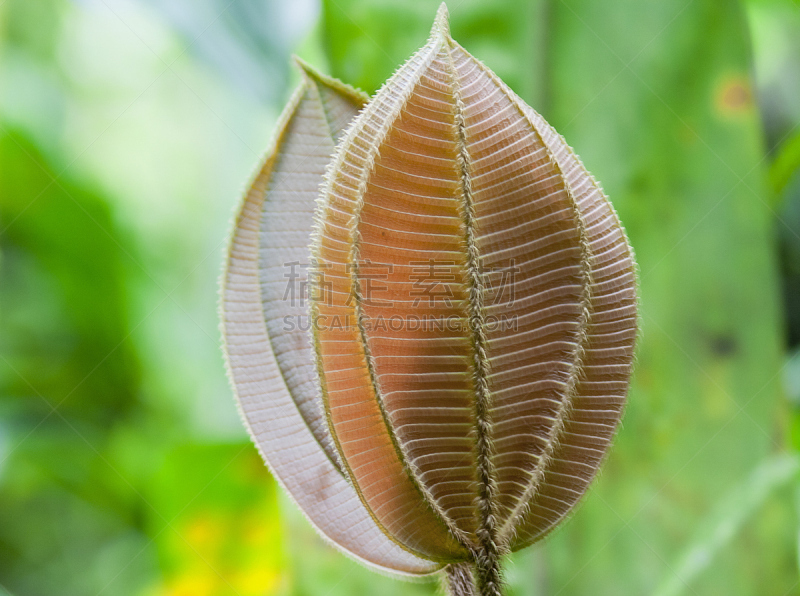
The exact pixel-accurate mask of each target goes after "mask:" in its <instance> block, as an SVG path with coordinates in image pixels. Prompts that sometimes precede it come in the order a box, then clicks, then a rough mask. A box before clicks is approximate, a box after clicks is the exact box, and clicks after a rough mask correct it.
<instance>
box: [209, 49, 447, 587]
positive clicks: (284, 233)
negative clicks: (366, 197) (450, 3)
mask: <svg viewBox="0 0 800 596" xmlns="http://www.w3.org/2000/svg"><path fill="white" fill-rule="evenodd" d="M301 67H302V69H303V72H304V79H303V82H302V84H301V86H300V88H299V89H298V90H297V92H296V93H295V94H294V96H293V97H292V99H291V101H290V102H289V105H288V106H287V108H286V110H285V111H284V114H283V116H282V117H281V120H280V123H279V125H278V133H277V136H276V138H275V141H274V142H273V144H272V148H271V149H270V151H269V152H268V154H267V156H266V158H265V160H264V163H263V165H262V167H261V169H260V171H259V172H258V174H257V176H256V177H255V180H254V181H253V183H252V186H251V187H250V189H249V191H248V193H247V195H246V196H245V199H244V202H243V204H242V206H241V209H240V212H239V215H238V217H237V218H236V222H235V227H234V231H233V238H232V242H231V246H230V250H229V256H228V262H227V269H226V271H225V273H224V276H223V281H222V300H221V318H222V327H223V336H224V339H225V348H226V350H225V351H226V355H227V361H228V368H229V371H230V376H231V379H232V383H233V387H234V390H235V392H236V395H237V398H238V400H239V404H240V407H241V411H242V414H243V417H244V420H245V424H246V426H247V427H248V429H249V430H250V434H251V436H252V437H253V440H254V441H255V443H256V445H257V446H258V448H259V451H260V452H261V454H262V456H263V457H264V459H265V460H266V461H267V463H268V464H269V466H270V468H271V470H272V472H273V473H274V475H275V477H276V478H277V479H278V480H279V481H280V482H281V483H282V484H283V486H284V487H285V488H286V489H287V491H288V492H289V493H290V494H291V496H292V498H293V499H294V500H295V501H296V502H297V504H298V505H299V506H300V508H301V509H302V510H303V511H304V512H305V514H306V515H307V516H308V518H309V519H310V521H311V523H312V524H313V525H314V526H315V527H316V528H317V529H318V530H319V531H320V532H321V534H322V535H323V536H324V537H325V538H327V539H328V540H329V541H331V542H332V543H333V544H335V545H336V546H338V547H339V548H341V549H343V550H344V551H345V552H346V553H348V554H350V555H351V556H353V557H355V558H357V559H359V560H361V561H363V562H366V563H368V564H371V565H374V566H377V567H379V568H382V569H385V570H392V571H396V572H401V573H408V574H425V573H430V572H433V571H436V570H437V569H438V568H439V566H438V565H437V564H435V563H432V562H430V561H425V560H422V559H419V558H418V557H415V556H414V555H412V554H410V553H408V552H406V551H405V550H403V549H401V548H399V547H398V546H397V545H396V544H395V543H393V542H392V541H390V540H389V539H387V538H386V537H385V536H384V534H383V533H382V532H381V531H380V530H379V529H378V527H377V526H376V524H375V523H374V521H373V520H372V519H371V517H370V515H369V513H368V512H367V511H366V510H365V509H364V508H363V507H362V505H361V503H360V501H359V499H358V497H357V495H356V493H355V491H354V490H353V488H352V487H351V486H350V484H348V482H347V480H346V478H345V476H344V475H343V473H342V470H341V467H340V465H339V463H338V460H337V456H336V453H335V451H334V449H333V447H332V444H331V440H330V436H329V435H328V431H327V428H326V425H325V423H324V420H323V418H322V410H321V408H320V406H319V393H318V391H319V390H318V383H317V378H316V372H315V370H314V358H313V354H312V351H311V347H310V344H309V341H308V339H307V335H308V334H307V331H306V330H305V328H304V327H303V319H302V318H301V317H302V315H304V314H305V311H306V307H305V305H304V303H303V296H302V291H303V288H304V285H305V282H306V277H307V276H306V269H304V268H303V266H304V265H305V264H306V262H307V251H308V248H307V247H308V243H309V240H310V234H311V227H312V217H313V212H314V203H315V199H316V196H317V192H318V187H319V184H320V183H321V182H322V176H323V173H324V168H325V165H326V164H327V163H328V161H329V159H330V156H331V154H332V152H333V149H334V145H335V143H336V141H337V139H338V138H339V136H341V133H342V130H343V129H344V127H345V126H346V125H347V123H348V122H349V121H350V120H351V119H352V118H353V116H354V115H355V114H356V113H357V112H358V110H359V109H360V108H361V107H362V106H363V104H364V103H365V101H366V99H367V98H366V97H365V96H364V95H363V94H361V93H360V92H357V91H356V90H354V89H352V88H350V87H348V86H346V85H344V84H342V83H340V82H338V81H335V80H333V79H329V78H327V77H324V76H322V75H320V74H318V73H316V72H314V71H313V70H312V69H310V68H309V67H308V66H306V65H304V64H302V63H301ZM287 275H288V276H289V278H288V283H287Z"/></svg>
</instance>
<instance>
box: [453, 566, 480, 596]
mask: <svg viewBox="0 0 800 596" xmlns="http://www.w3.org/2000/svg"><path fill="white" fill-rule="evenodd" d="M470 567H471V566H470V564H469V563H453V564H451V565H448V566H447V567H445V577H446V584H447V596H477V594H476V592H475V580H473V579H472V571H471V569H470Z"/></svg>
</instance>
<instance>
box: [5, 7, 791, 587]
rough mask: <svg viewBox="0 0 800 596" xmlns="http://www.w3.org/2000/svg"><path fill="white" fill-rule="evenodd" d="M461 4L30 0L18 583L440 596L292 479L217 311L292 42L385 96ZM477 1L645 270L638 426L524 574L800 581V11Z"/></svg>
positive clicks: (21, 175) (522, 567) (519, 570)
mask: <svg viewBox="0 0 800 596" xmlns="http://www.w3.org/2000/svg"><path fill="white" fill-rule="evenodd" d="M436 7H437V2H436V1H435V0H425V1H419V2H414V3H406V4H402V3H397V2H389V1H388V0H324V1H323V2H322V6H321V7H320V6H318V5H317V4H316V3H315V2H314V1H313V0H303V1H302V2H301V1H298V2H295V3H282V2H278V1H277V0H274V1H273V0H236V1H235V2H232V3H231V2H227V1H226V0H203V1H200V2H188V0H173V1H171V2H166V3H162V2H155V1H147V0H124V1H122V0H98V1H96V2H94V1H93V2H73V1H70V0H38V1H37V2H31V1H29V0H6V2H4V3H0V89H1V90H2V93H0V594H2V593H3V591H5V592H7V593H9V594H14V595H15V596H29V595H30V596H34V595H35V596H39V595H42V596H45V595H47V596H49V595H52V594H59V595H66V596H71V595H76V596H77V595H84V594H88V595H100V594H115V595H117V594H119V595H122V596H125V595H141V596H167V595H169V596H216V595H229V594H231V595H240V596H246V595H249V594H253V595H257V594H295V595H309V596H311V595H322V596H334V595H336V594H343V595H344V594H347V595H350V594H372V593H380V594H382V595H383V596H394V595H397V596H399V595H401V594H419V595H422V594H433V593H435V592H436V590H437V589H438V587H437V585H436V584H435V583H430V582H429V583H403V582H399V581H396V580H393V579H390V578H386V577H383V576H381V575H378V574H375V573H373V572H371V571H368V570H366V569H363V568H361V567H360V566H359V565H357V564H356V563H353V562H352V561H350V560H348V559H347V558H345V557H344V556H343V555H341V554H340V553H338V552H336V551H335V550H333V549H332V548H330V547H329V546H327V545H325V544H324V543H323V541H322V540H321V539H320V538H319V537H318V536H317V535H316V534H315V533H314V532H313V530H312V529H311V528H310V527H309V525H308V523H307V522H306V521H305V520H304V519H303V518H302V516H301V515H300V514H299V513H298V512H297V511H296V509H295V508H294V506H293V505H292V504H291V503H289V502H288V499H287V498H286V496H285V495H283V494H282V493H281V491H280V490H279V489H278V488H277V486H276V485H275V483H274V482H273V481H272V480H271V479H270V478H269V474H268V472H267V471H266V469H265V468H264V467H263V465H262V464H261V462H260V459H259V457H258V455H257V453H256V451H255V449H254V448H253V447H252V446H251V444H250V443H249V441H248V440H247V437H246V435H245V433H244V430H243V428H242V426H241V424H240V422H239V420H238V415H237V413H236V411H235V406H234V403H233V398H232V396H231V394H230V390H229V389H228V387H227V383H226V380H225V378H224V370H223V366H222V361H221V356H220V350H219V340H218V332H217V330H216V327H217V322H216V306H215V305H216V289H215V288H216V278H217V275H218V271H219V265H220V262H221V260H222V252H223V246H224V239H225V237H226V230H227V226H228V221H229V218H230V214H231V212H232V209H233V207H234V205H235V204H236V203H237V202H238V195H239V193H240V190H241V188H242V185H243V182H244V181H245V180H246V179H247V177H248V172H249V171H251V170H252V168H253V167H254V166H255V164H256V163H257V161H258V159H259V154H260V152H261V151H262V150H263V148H264V147H265V146H266V144H267V141H268V138H269V136H270V134H271V130H272V127H273V124H274V120H275V117H276V115H277V113H278V112H279V110H280V109H281V108H282V105H281V103H282V100H283V99H285V97H286V96H287V94H288V92H289V91H290V89H289V84H288V80H289V79H288V76H287V73H288V70H287V65H288V64H289V60H288V58H289V54H290V52H291V51H296V52H299V53H301V54H302V55H303V56H304V57H306V58H308V59H309V60H311V61H312V62H315V63H317V64H320V66H325V63H326V62H327V64H328V66H329V67H330V71H331V73H332V74H334V75H335V76H339V77H341V78H342V79H343V80H345V81H347V82H349V83H352V84H356V85H359V86H361V87H362V88H364V89H365V90H367V91H370V92H372V91H374V90H375V89H377V88H378V87H379V86H380V85H381V84H382V82H383V81H384V80H385V79H386V78H387V77H388V76H389V75H390V74H391V73H392V72H393V71H394V70H395V69H396V68H397V66H398V65H399V64H400V63H401V62H403V61H404V60H405V59H406V58H407V57H408V56H409V55H410V54H411V53H412V52H413V51H414V50H416V49H417V48H418V47H419V46H420V45H421V44H422V43H423V41H424V39H425V38H426V36H427V32H428V29H429V28H430V24H431V20H432V17H433V14H434V12H435V10H436ZM449 8H450V12H451V17H452V24H451V29H452V32H453V35H454V36H455V38H456V39H457V40H459V41H460V42H461V43H462V45H464V46H465V47H466V48H467V49H468V50H469V51H470V52H471V53H473V54H474V55H476V56H477V57H479V58H481V59H482V60H484V61H485V62H486V63H487V65H488V66H490V67H491V68H492V69H494V70H495V71H496V72H497V73H498V74H499V75H500V76H501V77H502V78H503V79H504V80H506V81H507V82H508V83H509V84H510V85H511V86H512V88H514V89H515V90H516V91H517V92H518V93H520V94H521V95H522V96H523V98H524V99H525V100H526V101H528V102H529V103H530V104H531V105H532V106H533V107H534V108H536V109H537V110H538V111H540V112H541V113H542V114H543V115H544V116H545V117H546V118H547V119H548V120H549V121H550V122H551V123H552V124H553V125H554V126H555V127H556V128H557V129H558V130H559V132H561V133H562V134H564V136H565V137H566V139H567V141H568V142H569V143H570V144H571V145H573V146H574V147H575V148H576V150H577V151H578V153H579V154H580V155H581V156H582V158H583V159H584V161H585V163H586V164H587V166H588V168H589V169H590V170H591V171H592V172H593V173H594V174H595V175H596V176H597V177H598V179H599V180H601V181H602V182H603V184H604V187H605V189H606V191H607V193H608V194H609V196H610V197H611V199H612V201H613V202H614V205H615V206H616V208H617V209H618V211H619V213H620V215H621V217H622V220H623V222H624V223H625V225H626V227H627V229H628V231H629V233H630V236H631V239H632V242H633V245H634V247H635V249H636V251H637V255H638V259H639V263H640V267H641V271H640V274H641V296H642V336H641V343H640V350H639V362H638V366H637V371H636V375H635V380H634V384H633V387H632V391H631V396H630V406H629V408H628V411H627V413H626V416H625V419H624V422H623V428H622V430H621V432H620V435H619V438H618V440H617V442H616V446H615V447H614V449H613V450H612V452H611V455H610V457H609V460H608V462H607V465H606V467H605V469H604V472H603V473H602V474H601V477H600V479H599V481H598V483H597V485H596V487H595V488H593V489H592V491H591V492H590V494H589V495H588V496H587V498H586V499H585V502H584V504H583V505H582V506H581V507H580V509H579V510H578V511H577V512H576V513H575V514H574V516H573V517H572V518H571V519H570V520H569V521H568V522H567V523H565V524H564V525H563V526H562V528H561V529H560V530H558V531H557V532H556V533H555V534H554V535H553V536H552V537H550V538H549V539H548V540H546V541H545V542H544V543H542V544H538V545H535V546H534V547H532V548H530V549H528V550H527V551H524V552H522V553H520V554H518V555H516V556H514V557H512V559H511V560H510V561H509V568H508V573H507V579H508V583H509V593H510V594H519V595H523V594H524V595H531V596H533V595H543V596H544V595H554V594H562V595H566V594H589V593H591V594H615V595H617V594H621V595H624V594H632V595H633V594H637V595H638V594H651V593H655V594H662V595H666V594H681V593H683V594H734V595H739V594H741V595H745V594H758V595H762V594H776V595H779V596H780V595H784V594H789V593H794V592H797V591H798V585H800V584H799V583H798V564H797V559H798V555H797V543H796V542H797V533H798V527H800V521H798V505H797V503H798V499H797V495H798V494H800V482H799V481H798V468H799V467H800V464H798V459H797V457H796V455H795V454H796V450H797V449H799V448H800V357H797V356H796V350H797V347H798V345H800V298H798V297H800V172H799V171H798V169H799V168H798V166H800V158H798V155H800V153H798V147H800V145H798V138H800V102H798V100H797V98H798V97H800V5H799V4H798V3H797V2H794V1H793V0H751V1H750V2H749V3H746V4H744V5H741V4H737V3H733V4H731V3H723V2H718V1H712V0H693V1H692V0H690V1H686V0H664V1H662V2H636V1H635V0H614V1H613V2H608V1H605V2H603V1H601V0H558V1H555V0H534V1H532V2H527V1H523V0H483V1H478V0H454V1H453V2H451V3H450V5H449ZM787 348H788V349H787ZM786 397H788V399H786Z"/></svg>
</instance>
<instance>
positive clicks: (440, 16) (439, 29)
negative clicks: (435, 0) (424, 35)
mask: <svg viewBox="0 0 800 596" xmlns="http://www.w3.org/2000/svg"><path fill="white" fill-rule="evenodd" d="M437 33H438V34H440V35H442V36H444V37H446V38H449V37H450V13H449V12H448V11H447V4H446V3H445V2H442V3H441V4H440V5H439V10H437V11H436V19H435V20H434V21H433V28H432V29H431V36H433V35H436V34H437Z"/></svg>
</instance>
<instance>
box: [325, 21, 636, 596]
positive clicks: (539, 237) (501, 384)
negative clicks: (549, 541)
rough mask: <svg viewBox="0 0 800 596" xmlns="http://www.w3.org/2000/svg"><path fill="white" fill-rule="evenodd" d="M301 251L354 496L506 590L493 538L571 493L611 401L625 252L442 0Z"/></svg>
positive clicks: (575, 166) (551, 142)
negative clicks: (309, 270)
mask: <svg viewBox="0 0 800 596" xmlns="http://www.w3.org/2000/svg"><path fill="white" fill-rule="evenodd" d="M312 254H313V257H314V262H315V263H316V271H315V276H314V281H315V283H316V286H317V291H316V292H315V294H314V296H313V298H312V318H313V319H314V323H315V324H314V325H313V327H312V330H313V334H314V345H315V350H316V356H317V364H318V368H319V372H320V382H321V384H322V397H323V403H324V406H325V410H326V413H327V416H328V421H329V424H330V428H331V433H332V436H333V439H334V442H335V444H336V448H337V450H338V452H339V454H340V456H341V459H342V462H343V464H344V466H345V468H346V469H347V473H348V474H349V476H350V477H351V480H352V482H353V484H354V486H355V488H356V490H357V492H358V494H359V496H360V497H361V499H362V501H363V503H364V505H365V506H366V507H367V508H368V509H369V510H370V511H371V513H372V515H373V516H374V518H375V519H376V520H377V522H378V523H379V525H380V526H381V527H382V529H383V530H384V531H385V532H386V533H387V535H389V536H391V537H392V538H393V539H394V540H395V541H397V542H398V543H399V544H401V545H402V546H404V547H405V548H407V549H410V550H411V551H413V552H415V553H417V554H418V555H419V556H421V557H425V558H428V559H431V560H436V561H459V560H470V559H474V560H475V561H476V563H477V566H478V577H479V584H481V585H480V586H479V587H480V589H481V592H482V593H484V594H495V593H498V592H497V590H498V585H499V574H498V557H499V554H500V553H502V552H503V551H506V550H515V549H517V548H521V547H523V546H525V545H527V544H529V543H531V542H533V541H535V540H537V539H539V538H541V537H542V536H544V535H545V534H546V533H547V532H548V531H549V530H551V529H552V528H553V527H554V526H555V525H556V524H557V523H558V522H559V521H560V520H561V519H563V517H564V516H565V515H566V514H567V513H568V512H569V511H570V510H571V508H572V507H573V506H574V505H575V504H576V502H577V501H578V499H579V498H580V497H581V496H582V495H583V494H584V492H585V491H586V488H587V486H588V484H589V482H590V481H591V479H592V478H593V476H594V474H595V472H596V471H597V469H598V467H599V465H600V463H601V460H602V457H603V455H604V454H605V452H606V450H607V448H608V445H609V443H610V440H611V438H612V436H613V433H614V431H615V429H616V426H617V423H618V421H619V418H620V416H621V412H622V407H623V404H624V401H625V395H626V392H627V387H628V381H629V376H630V369H631V361H632V356H633V348H634V341H635V336H636V292H635V271H634V262H633V257H632V254H631V251H630V248H629V246H628V243H627V240H626V238H625V235H624V232H623V230H622V227H621V226H620V223H619V221H618V220H617V218H616V215H615V214H614V212H613V209H612V207H611V205H610V203H609V202H608V201H607V199H606V198H605V196H604V195H603V193H602V191H601V190H600V188H599V186H598V185H597V183H596V182H595V181H594V179H593V178H592V177H591V176H590V175H589V174H588V173H587V172H586V170H585V169H584V168H583V165H582V164H581V163H580V161H579V160H578V158H577V157H576V156H575V155H574V153H572V151H571V150H570V149H569V147H568V146H567V145H566V143H565V142H564V141H563V139H561V138H560V137H559V136H558V135H557V134H556V133H555V131H553V130H552V128H551V127H550V126H549V125H547V123H546V122H544V120H543V119H542V118H541V117H540V116H539V115H538V114H536V113H535V112H534V111H533V110H532V109H531V108H529V107H528V106H526V105H525V104H524V103H523V102H522V101H521V100H520V99H519V98H518V97H517V96H516V95H515V94H514V93H513V92H512V91H511V90H510V89H509V88H508V87H507V86H506V85H505V84H504V83H503V82H502V81H500V80H499V79H498V78H497V77H496V76H495V75H494V74H493V73H492V72H491V71H489V70H488V69H487V68H486V67H484V66H483V65H482V64H481V63H480V62H478V61H477V60H476V59H475V58H473V57H472V56H471V55H470V54H469V53H467V52H466V50H464V49H463V48H462V47H461V46H459V45H458V44H457V43H456V42H455V41H454V40H453V39H452V38H451V37H450V34H449V31H448V27H447V13H446V9H445V8H444V5H442V8H440V11H439V14H438V16H437V20H436V23H435V25H434V28H433V31H432V33H431V37H430V39H429V41H428V43H427V44H426V45H425V46H424V47H423V48H422V49H421V50H420V51H419V52H417V53H416V54H415V55H414V56H412V58H411V59H410V60H409V61H408V62H407V63H406V64H405V65H403V66H402V67H401V68H400V69H399V70H398V71H397V72H396V73H395V75H394V76H393V77H392V78H391V79H390V80H389V81H388V82H387V83H386V85H385V86H384V87H383V88H382V89H381V90H380V91H379V93H378V94H377V95H376V96H375V98H373V100H372V101H370V103H369V104H368V105H367V107H366V108H365V109H364V111H362V113H361V114H360V115H359V116H358V118H357V119H356V121H355V122H354V124H353V125H352V126H351V127H350V128H349V129H348V132H347V134H346V136H345V137H344V138H343V140H342V142H341V144H340V145H339V147H338V149H337V153H336V156H335V157H334V160H333V162H332V163H331V165H330V167H329V169H328V174H327V177H326V184H325V187H324V188H323V191H322V202H321V205H320V208H319V210H318V213H317V229H316V232H315V236H314V243H313V246H312Z"/></svg>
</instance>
